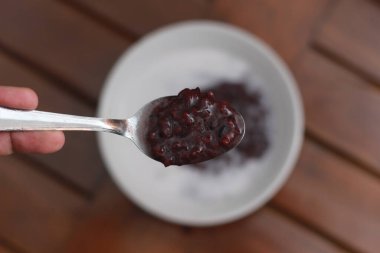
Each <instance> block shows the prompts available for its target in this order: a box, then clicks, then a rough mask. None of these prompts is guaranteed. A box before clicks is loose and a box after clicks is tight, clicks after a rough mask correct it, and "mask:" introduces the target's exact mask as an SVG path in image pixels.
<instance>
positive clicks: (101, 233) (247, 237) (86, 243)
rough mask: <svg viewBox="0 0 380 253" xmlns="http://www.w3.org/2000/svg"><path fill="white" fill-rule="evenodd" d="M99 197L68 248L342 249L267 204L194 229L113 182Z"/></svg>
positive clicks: (117, 249) (230, 250)
mask: <svg viewBox="0 0 380 253" xmlns="http://www.w3.org/2000/svg"><path fill="white" fill-rule="evenodd" d="M98 196H99V199H98V200H97V201H96V202H95V203H96V204H94V206H93V207H92V209H91V211H90V213H91V215H89V218H88V219H87V220H86V221H85V222H83V223H82V224H81V225H80V226H79V227H80V229H78V230H77V231H76V233H75V236H74V237H73V240H72V241H71V243H70V247H69V248H70V250H69V252H70V253H76V252H94V253H96V252H104V251H106V250H107V249H108V250H111V251H112V252H115V253H118V252H165V253H169V252H173V253H180V252H197V253H198V252H200V253H201V252H221V253H222V252H242V253H244V252H268V253H270V252H292V253H295V252H311V253H313V252H334V253H335V252H344V251H342V250H341V249H339V248H337V247H335V246H334V245H332V244H331V243H329V242H327V241H325V240H324V239H321V238H319V237H318V236H317V235H315V234H313V233H312V232H310V231H308V230H306V229H305V228H302V227H301V226H299V225H297V224H295V223H293V222H291V221H289V220H287V218H285V217H284V216H282V215H281V214H279V213H277V212H275V211H273V210H271V209H269V208H264V209H263V210H261V211H260V212H258V213H256V214H253V215H250V216H249V217H248V218H246V219H243V220H240V221H238V222H235V223H232V224H229V225H225V226H218V227H213V228H193V229H192V228H181V227H179V226H177V225H173V224H170V223H166V222H163V221H161V220H159V219H157V218H154V217H152V216H151V215H149V214H146V213H145V212H144V211H142V210H140V209H138V208H136V207H135V206H134V205H131V203H130V202H128V201H127V200H126V199H125V198H124V197H123V196H122V195H121V193H120V192H119V191H118V190H117V189H116V188H115V186H114V185H113V184H112V183H107V184H106V186H105V187H103V189H102V190H101V192H100V193H99V195H98Z"/></svg>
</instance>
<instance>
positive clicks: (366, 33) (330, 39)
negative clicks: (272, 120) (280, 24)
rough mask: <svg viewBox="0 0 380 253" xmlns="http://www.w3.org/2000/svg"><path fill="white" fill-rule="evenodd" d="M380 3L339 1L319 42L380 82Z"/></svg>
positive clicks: (358, 0)
mask: <svg viewBox="0 0 380 253" xmlns="http://www.w3.org/2000/svg"><path fill="white" fill-rule="evenodd" d="M379 24H380V5H379V3H376V1H361V0H345V1H339V3H338V5H337V6H336V8H335V9H334V11H333V13H332V15H331V16H330V17H329V19H328V20H327V21H326V23H325V24H324V25H323V27H322V29H321V31H320V33H319V34H318V36H317V37H316V43H317V44H318V45H319V46H320V47H323V48H324V49H325V50H328V51H329V52H331V53H332V54H334V55H336V56H338V57H339V58H341V59H343V60H345V61H347V62H348V64H349V65H351V66H354V67H355V68H356V69H359V70H360V71H361V72H363V73H365V74H366V75H368V76H369V77H370V78H372V79H376V80H377V83H380V71H379V70H380V27H379Z"/></svg>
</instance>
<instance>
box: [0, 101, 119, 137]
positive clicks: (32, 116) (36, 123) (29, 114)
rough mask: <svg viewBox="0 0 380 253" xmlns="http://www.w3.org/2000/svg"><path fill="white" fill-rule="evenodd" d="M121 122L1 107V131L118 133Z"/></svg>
mask: <svg viewBox="0 0 380 253" xmlns="http://www.w3.org/2000/svg"><path fill="white" fill-rule="evenodd" d="M120 123H121V120H108V119H100V118H92V117H82V116H75V115H68V114H59V113H52V112H42V111H35V110H30V111H29V110H16V109H8V108H4V107H0V131H44V130H70V131H106V132H113V133H118V132H119V128H120Z"/></svg>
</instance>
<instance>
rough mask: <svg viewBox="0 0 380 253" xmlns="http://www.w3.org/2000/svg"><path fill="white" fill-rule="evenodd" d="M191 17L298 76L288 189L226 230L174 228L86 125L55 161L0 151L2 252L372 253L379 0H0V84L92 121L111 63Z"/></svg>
mask: <svg viewBox="0 0 380 253" xmlns="http://www.w3.org/2000/svg"><path fill="white" fill-rule="evenodd" d="M189 19H215V20H221V21H225V22H228V23H232V24H235V25H237V26H240V27H243V28H245V29H247V30H248V31H250V32H252V33H255V34H256V35H258V36H259V37H261V38H262V39H263V40H264V41H266V42H267V43H269V44H270V45H271V46H272V47H273V48H274V49H275V50H276V51H277V52H278V53H279V54H280V55H281V56H282V57H283V58H284V59H285V61H286V62H287V63H288V65H289V66H290V68H291V70H292V71H293V73H294V74H295V76H296V79H297V81H298V85H299V88H300V90H301V93H302V96H303V100H304V104H305V111H306V125H307V129H306V138H305V143H304V145H303V150H302V153H301V157H300V159H299V162H298V164H297V166H296V169H295V171H294V173H293V174H292V176H291V178H290V179H289V180H288V182H287V184H286V185H285V186H284V187H283V189H282V190H281V191H280V192H279V193H278V194H277V196H276V197H275V198H274V199H273V200H272V201H271V202H270V203H269V204H267V205H266V206H265V207H263V208H261V210H259V211H258V212H256V213H254V214H251V215H249V216H248V217H246V218H244V219H242V220H239V221H237V222H234V223H231V224H228V225H223V226H218V227H211V228H204V229H200V228H190V227H183V226H178V225H174V224H169V223H166V222H163V221H161V220H158V219H156V218H154V217H152V216H150V215H149V214H147V213H145V212H144V211H142V210H141V209H139V208H138V207H137V206H135V205H134V204H133V203H131V202H130V201H129V200H127V199H126V198H125V197H124V196H123V195H122V194H121V193H120V191H119V190H118V189H117V188H116V187H115V185H114V184H113V183H112V181H111V180H110V179H109V177H108V176H107V173H106V171H105V168H104V165H103V164H102V161H101V159H100V157H99V152H98V148H97V144H96V138H95V135H94V134H93V133H81V134H78V133H69V134H67V144H66V146H65V148H64V149H63V150H62V151H61V152H59V153H56V154H54V155H47V156H41V155H23V154H18V155H12V156H8V157H1V158H0V252H1V253H44V252H70V253H76V252H92V253H96V252H112V253H118V252H157V253H158V252H164V253H171V252H173V253H182V252H183V253H185V252H186V253H190V252H194V253H195V252H197V253H198V252H219V253H220V252H239V253H244V252H290V253H294V252H312V253H316V252H323V253H326V252H327V253H337V252H368V253H378V252H380V181H379V180H380V2H378V1H375V0H307V1H305V0H287V1H281V0H265V1H263V0H160V1H158V0H138V1H137V0H113V1H106V0H61V1H58V0H57V1H52V0H50V1H49V0H0V83H1V84H6V85H17V86H29V87H32V88H33V89H35V90H36V91H37V93H38V94H39V97H40V107H39V109H41V110H49V111H56V112H62V113H76V114H83V115H94V114H95V110H96V104H97V101H98V96H99V93H100V90H101V87H102V85H103V82H104V79H105V77H106V75H107V73H108V71H109V70H110V68H111V66H112V65H113V63H114V62H115V60H116V59H117V57H118V56H119V55H120V54H121V53H122V52H123V51H124V50H125V49H126V48H128V46H130V45H131V44H133V43H134V42H135V41H136V40H137V39H139V38H140V37H141V36H143V35H144V34H146V33H147V32H149V31H151V30H153V29H155V28H157V27H160V26H162V25H165V24H168V23H172V22H176V21H180V20H189Z"/></svg>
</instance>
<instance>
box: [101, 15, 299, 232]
mask: <svg viewBox="0 0 380 253" xmlns="http://www.w3.org/2000/svg"><path fill="white" fill-rule="evenodd" d="M189 28H190V29H191V28H197V29H215V30H218V31H221V32H223V33H226V34H228V35H229V36H233V37H235V39H237V40H243V41H244V43H247V44H249V46H251V47H255V48H256V49H258V50H259V51H261V52H262V53H263V54H264V55H265V56H266V58H267V59H268V61H269V62H270V63H271V64H272V65H273V66H274V68H275V69H276V71H278V72H279V75H280V76H281V78H282V79H283V80H284V85H285V86H286V88H287V90H288V91H289V94H290V100H291V105H292V110H293V113H294V126H295V127H294V128H295V129H294V131H293V133H292V134H293V136H292V142H291V146H290V147H289V152H288V155H287V157H286V159H285V161H284V163H283V165H282V167H281V168H280V169H279V172H278V173H277V174H276V175H275V176H274V179H273V180H272V181H271V183H270V184H268V186H267V187H266V188H265V189H264V191H262V192H260V194H259V195H258V196H257V197H256V198H254V199H252V200H251V201H248V202H247V203H246V204H245V205H240V206H238V207H236V208H235V209H233V210H231V211H228V212H225V213H223V214H219V215H214V216H212V217H211V218H210V217H207V218H206V219H202V218H199V219H198V220H194V219H187V218H183V217H182V218H178V217H173V216H171V215H168V214H165V213H163V212H161V211H158V210H155V209H153V208H151V207H150V206H147V205H146V204H144V203H143V202H142V201H141V200H140V199H138V198H137V197H135V196H134V194H131V192H129V190H128V187H127V186H126V185H125V184H123V182H121V179H120V178H119V177H118V176H116V174H115V173H114V172H113V170H112V169H110V167H112V165H111V162H110V160H109V157H108V156H107V155H106V151H105V145H104V143H103V140H102V139H103V137H102V135H101V134H98V135H97V137H98V138H97V141H98V146H99V149H100V154H101V157H102V160H103V161H104V163H105V165H106V168H107V171H108V173H109V174H110V175H111V178H112V179H113V181H114V182H115V183H116V185H117V187H118V188H119V189H120V190H121V192H122V193H123V194H124V195H125V196H127V197H128V198H130V199H131V200H132V201H133V202H134V203H136V204H137V205H138V206H140V207H141V208H143V209H144V210H145V211H147V212H148V213H150V214H152V215H154V216H156V217H160V218H161V219H163V220H166V221H169V222H174V223H177V224H182V225H189V226H197V227H203V226H214V225H221V224H225V223H229V222H232V221H235V220H237V219H240V218H243V217H245V216H247V215H248V214H250V213H251V212H253V211H256V210H257V209H259V208H260V207H262V206H263V205H264V204H265V203H267V202H268V201H269V200H270V199H271V198H272V197H273V196H274V195H275V194H276V193H277V192H278V191H279V190H280V188H281V187H282V186H283V185H284V183H285V182H286V180H287V179H288V178H289V176H290V174H291V172H292V171H293V169H294V166H295V164H296V162H297V159H298V156H299V154H300V151H301V148H302V143H303V138H304V111H303V106H302V97H301V95H300V92H299V90H298V88H297V84H296V81H295V79H294V77H293V75H292V73H291V71H290V70H289V69H288V67H287V65H286V64H285V62H284V61H283V60H282V59H281V58H280V57H279V56H278V55H277V54H276V53H275V51H274V50H273V49H272V48H270V47H269V46H268V45H267V44H266V43H265V42H263V41H262V40H261V39H260V38H258V37H257V36H256V35H254V34H252V33H250V32H248V31H246V30H244V29H242V28H240V27H237V26H234V25H231V24H228V23H224V22H219V21H209V20H192V21H183V22H178V23H174V24H170V25H167V26H164V27H161V28H158V29H156V30H154V31H152V32H150V33H148V34H147V35H145V36H143V37H142V38H141V39H140V40H139V41H138V42H136V43H134V44H133V45H131V46H130V47H128V49H127V50H126V51H124V52H123V53H122V54H121V55H120V57H119V58H118V59H117V60H116V62H115V63H114V65H113V66H112V68H111V70H110V72H109V74H108V76H107V78H106V80H105V82H104V85H103V88H102V90H101V93H100V94H101V95H100V99H99V104H98V108H97V115H100V114H101V111H102V109H103V107H104V103H105V97H106V95H105V94H106V93H107V90H109V89H108V87H109V83H110V80H111V78H112V76H113V75H114V74H115V72H116V71H117V70H118V69H119V67H120V65H121V62H123V61H125V59H127V58H129V57H130V55H131V54H133V53H134V52H135V51H136V50H137V49H138V48H140V47H142V46H144V44H145V43H146V42H149V41H151V40H152V39H155V38H157V37H160V36H163V35H165V34H167V33H172V32H173V31H175V30H182V29H189Z"/></svg>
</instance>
